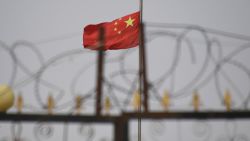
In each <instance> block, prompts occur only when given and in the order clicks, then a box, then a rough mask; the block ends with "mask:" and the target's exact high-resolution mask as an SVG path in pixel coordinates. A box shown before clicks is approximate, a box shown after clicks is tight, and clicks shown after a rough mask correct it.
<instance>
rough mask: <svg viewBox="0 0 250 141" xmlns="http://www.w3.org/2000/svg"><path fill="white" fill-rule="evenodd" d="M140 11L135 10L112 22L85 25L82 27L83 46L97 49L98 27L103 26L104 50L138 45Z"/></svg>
mask: <svg viewBox="0 0 250 141" xmlns="http://www.w3.org/2000/svg"><path fill="white" fill-rule="evenodd" d="M139 25H140V13H139V12H135V13H132V14H130V15H126V16H124V17H121V18H119V19H116V20H114V21H112V22H104V23H100V24H96V25H87V26H86V27H85V28H84V34H83V45H84V48H89V49H94V50H98V47H99V46H98V43H99V41H98V39H99V29H100V28H101V27H103V29H104V31H105V33H104V50H116V49H127V48H132V47H136V46H138V45H139Z"/></svg>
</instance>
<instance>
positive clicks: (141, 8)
mask: <svg viewBox="0 0 250 141" xmlns="http://www.w3.org/2000/svg"><path fill="white" fill-rule="evenodd" d="M139 5H140V32H139V35H138V36H139V95H140V102H139V109H138V112H139V113H140V114H141V113H142V106H141V105H142V104H141V101H142V93H143V90H142V87H143V86H142V84H143V83H142V80H143V79H142V77H143V75H142V73H143V66H142V61H143V60H142V38H141V37H142V30H143V29H142V28H143V21H142V16H143V0H140V4H139ZM138 141H141V116H139V117H138Z"/></svg>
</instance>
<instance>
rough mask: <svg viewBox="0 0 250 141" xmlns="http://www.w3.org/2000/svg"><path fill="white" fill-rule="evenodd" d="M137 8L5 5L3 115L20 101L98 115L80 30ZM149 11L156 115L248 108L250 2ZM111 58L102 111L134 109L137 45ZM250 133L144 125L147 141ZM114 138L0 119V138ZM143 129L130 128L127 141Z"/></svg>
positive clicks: (120, 3)
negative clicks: (7, 89) (9, 93)
mask: <svg viewBox="0 0 250 141" xmlns="http://www.w3.org/2000/svg"><path fill="white" fill-rule="evenodd" d="M138 10H139V1H135V0H126V1H124V0H115V1H114V0H105V1H97V0H81V1H80V0H75V1H66V0H54V1H48V0H46V1H32V0H23V1H17V0H16V1H0V18H1V22H0V65H1V69H0V85H1V86H2V87H4V86H9V87H10V89H12V90H10V91H13V94H14V97H15V98H14V101H13V102H14V104H13V106H12V107H11V108H10V109H9V110H8V112H7V113H8V114H15V113H17V112H20V111H18V106H17V105H18V101H19V107H20V101H22V102H21V103H22V104H21V105H22V106H21V107H22V110H21V112H22V113H26V114H27V113H28V114H44V115H47V114H48V112H49V113H50V112H51V113H50V114H55V115H58V114H60V115H61V114H63V115H72V114H80V115H90V116H92V115H95V87H96V82H95V81H96V71H97V70H96V69H97V68H96V60H97V53H96V52H95V51H91V50H87V49H83V46H82V34H83V28H84V26H86V25H88V24H96V23H100V22H107V21H112V20H114V19H117V18H119V17H122V16H124V15H128V14H130V13H133V12H135V11H138ZM143 12H144V13H143V21H144V22H145V26H146V27H145V33H146V35H145V36H146V50H147V69H148V81H149V86H150V87H149V111H150V112H166V110H167V111H168V112H176V111H185V112H193V111H197V109H196V108H197V106H196V105H198V110H199V111H230V110H233V111H248V110H249V108H250V105H249V99H250V87H249V86H250V64H249V53H250V50H249V48H250V28H249V25H250V20H249V19H250V17H249V13H250V1H245V0H238V1H228V0H220V1H216V0H209V1H198V0H189V1H174V0H154V1H150V0H144V11H143ZM105 55H106V58H105V67H104V68H105V74H104V85H103V99H102V105H103V110H102V114H103V115H109V116H119V115H121V114H122V113H123V112H134V111H135V109H136V103H135V101H136V100H135V99H136V91H137V90H138V75H137V73H138V64H139V61H138V48H132V49H128V50H116V51H106V52H105ZM1 89H2V90H0V91H1V92H2V94H0V102H2V101H5V98H4V95H5V94H6V92H3V88H1ZM4 91H5V89H4ZM195 97H196V98H195ZM77 98H78V101H79V99H80V102H79V103H81V104H80V105H81V106H80V108H79V109H78V111H77V112H76V109H75V107H76V103H77ZM20 99H21V100H20ZM197 99H198V100H197ZM1 100H2V101H1ZM49 101H50V102H49ZM48 103H51V104H48ZM0 105H1V104H0ZM3 105H6V104H3ZM49 105H52V106H51V111H48V107H50V106H49ZM19 110H20V109H19ZM0 116H1V115H0ZM249 129H250V119H244V120H243V119H235V120H227V119H225V120H224V119H220V120H215V119H208V120H185V119H181V120H180V119H171V120H168V119H164V120H157V119H156V120H143V121H142V140H143V141H150V140H155V141H163V140H167V139H168V140H173V141H182V140H197V141H199V140H207V141H214V140H216V141H227V140H234V141H248V140H250V136H249V134H248V131H249ZM113 131H114V126H113V124H111V123H105V124H103V123H93V122H91V123H88V122H84V123H81V122H79V123H75V122H74V123H64V122H55V123H53V122H41V121H37V122H11V121H0V141H12V140H15V141H17V140H22V141H26V140H27V141H32V140H38V141H43V140H51V141H52V140H85V141H92V140H93V141H112V140H114V132H113ZM66 132H67V137H65V134H66ZM137 132H138V131H137V121H136V120H131V121H129V134H128V135H129V140H131V141H136V140H137V135H138V133H137Z"/></svg>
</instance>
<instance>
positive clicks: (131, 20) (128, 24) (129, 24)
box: [124, 17, 135, 28]
mask: <svg viewBox="0 0 250 141" xmlns="http://www.w3.org/2000/svg"><path fill="white" fill-rule="evenodd" d="M134 21H135V19H132V18H131V17H129V19H128V20H126V21H124V22H125V23H126V24H127V26H126V28H127V27H129V26H133V25H134V24H133V22H134Z"/></svg>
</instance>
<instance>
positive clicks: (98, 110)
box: [96, 27, 105, 116]
mask: <svg viewBox="0 0 250 141" xmlns="http://www.w3.org/2000/svg"><path fill="white" fill-rule="evenodd" d="M99 30H100V31H99V48H100V49H99V50H98V60H97V80H96V115H98V116H100V115H101V111H102V104H101V101H102V84H103V68H104V67H103V66H104V59H105V57H104V51H103V50H104V34H105V32H104V28H103V27H101V28H100V29H99Z"/></svg>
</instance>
